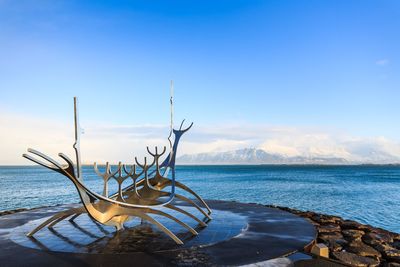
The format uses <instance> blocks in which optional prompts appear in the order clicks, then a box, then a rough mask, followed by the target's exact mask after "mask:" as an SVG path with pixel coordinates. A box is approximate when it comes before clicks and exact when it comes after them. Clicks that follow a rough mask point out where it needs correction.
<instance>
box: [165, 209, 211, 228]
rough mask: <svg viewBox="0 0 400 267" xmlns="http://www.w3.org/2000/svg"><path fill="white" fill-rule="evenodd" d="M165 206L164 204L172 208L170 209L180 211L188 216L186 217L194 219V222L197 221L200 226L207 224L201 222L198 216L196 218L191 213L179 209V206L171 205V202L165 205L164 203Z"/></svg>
mask: <svg viewBox="0 0 400 267" xmlns="http://www.w3.org/2000/svg"><path fill="white" fill-rule="evenodd" d="M165 206H166V207H167V208H170V209H172V210H176V211H178V212H180V213H182V214H185V215H186V216H188V217H190V218H192V219H193V220H195V221H196V222H198V223H199V224H200V225H201V226H202V227H206V226H207V224H206V223H205V222H203V221H202V220H200V219H199V218H197V217H196V216H194V215H193V214H191V213H189V212H187V211H186V210H183V209H181V208H178V207H176V206H174V205H172V204H167V205H165Z"/></svg>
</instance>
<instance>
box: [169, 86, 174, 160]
mask: <svg viewBox="0 0 400 267" xmlns="http://www.w3.org/2000/svg"><path fill="white" fill-rule="evenodd" d="M169 103H170V113H171V118H170V128H169V130H170V132H169V136H168V140H169V147H170V155H171V156H172V154H171V153H173V151H172V142H171V136H172V132H173V129H174V81H173V80H171V87H170V99H169Z"/></svg>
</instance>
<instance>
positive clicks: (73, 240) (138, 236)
mask: <svg viewBox="0 0 400 267" xmlns="http://www.w3.org/2000/svg"><path fill="white" fill-rule="evenodd" d="M207 202H208V203H209V205H210V207H211V208H212V209H213V213H212V217H213V220H211V221H210V222H208V227H205V228H201V227H199V225H197V223H196V222H195V221H193V220H191V219H190V218H185V217H184V216H182V215H181V214H176V213H174V214H173V215H174V216H176V217H178V218H179V219H182V220H183V221H184V222H186V223H188V224H189V225H191V226H192V227H193V228H195V230H196V231H197V232H198V233H199V235H198V236H193V235H192V234H191V233H188V232H187V231H186V229H184V228H181V227H180V226H179V225H177V224H176V223H173V222H171V221H169V220H167V219H165V218H163V217H157V219H158V220H159V221H160V222H162V223H163V224H164V225H165V226H167V228H169V229H170V230H171V231H172V232H174V233H175V234H176V235H177V236H178V237H179V238H180V239H181V240H182V241H183V242H184V245H176V244H175V242H174V241H172V240H171V239H170V238H169V237H168V236H166V235H165V234H164V233H162V232H159V231H158V230H157V229H155V228H154V227H153V226H152V225H150V224H148V223H142V222H140V221H139V220H133V221H131V222H129V223H127V224H125V226H126V229H125V230H123V231H118V232H116V231H115V229H114V228H113V227H108V226H102V225H99V224H96V223H94V222H93V221H92V220H91V219H90V218H89V217H88V216H87V215H86V214H84V215H81V216H80V217H78V218H77V219H76V220H75V221H74V222H70V221H68V219H67V220H64V221H62V222H60V223H59V224H57V225H55V226H54V227H53V228H44V229H42V230H41V231H39V232H37V233H36V234H35V235H34V238H28V237H27V236H26V234H27V233H28V232H29V231H30V230H32V229H34V227H35V226H36V225H38V224H40V223H41V222H42V221H44V220H45V219H46V218H48V217H49V216H51V215H53V214H55V213H56V212H59V211H61V210H65V209H68V208H71V207H76V206H79V205H64V206H57V207H51V208H40V209H34V210H30V211H25V212H20V213H15V214H11V215H5V216H1V217H0V247H1V250H0V265H1V266H26V265H29V266H30V267H33V266H44V265H57V266H58V267H60V266H99V265H101V266H109V265H110V266H111V265H123V264H126V265H130V264H133V263H135V265H146V266H150V265H156V266H157V265H163V266H165V265H177V264H178V265H179V264H183V265H191V264H198V265H244V264H251V263H257V262H262V261H265V260H268V259H273V258H276V257H280V256H285V255H289V254H291V253H294V252H296V251H299V250H302V249H303V248H304V247H305V246H307V245H308V244H310V243H311V242H312V241H314V239H315V237H316V230H315V228H314V226H313V225H312V224H311V223H310V222H308V221H307V220H306V219H303V218H301V217H298V216H296V215H293V214H291V213H288V212H285V211H282V210H279V209H274V208H268V207H265V206H263V205H259V204H244V203H237V202H227V201H214V200H208V201H207ZM177 205H183V203H179V202H177ZM184 208H185V209H186V210H188V211H190V212H192V213H194V214H195V215H200V214H199V213H198V212H197V211H196V210H195V209H193V208H190V207H187V206H186V207H184ZM4 264H5V265H4Z"/></svg>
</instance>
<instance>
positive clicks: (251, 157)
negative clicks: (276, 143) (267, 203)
mask: <svg viewBox="0 0 400 267" xmlns="http://www.w3.org/2000/svg"><path fill="white" fill-rule="evenodd" d="M177 163H178V164H210V165H217V164H325V165H336V164H338V165H346V164H352V163H354V162H350V161H348V160H346V159H343V158H335V157H302V156H296V157H289V156H283V155H278V154H270V153H267V152H265V151H264V150H262V149H256V148H245V149H239V150H234V151H228V152H212V153H200V154H193V155H188V154H185V155H183V156H181V157H178V159H177Z"/></svg>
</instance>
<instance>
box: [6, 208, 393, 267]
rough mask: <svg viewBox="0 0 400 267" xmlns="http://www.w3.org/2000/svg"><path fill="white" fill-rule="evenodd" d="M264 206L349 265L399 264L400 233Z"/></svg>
mask: <svg viewBox="0 0 400 267" xmlns="http://www.w3.org/2000/svg"><path fill="white" fill-rule="evenodd" d="M55 206H59V205H53V206H43V207H36V208H32V209H27V208H20V209H14V210H7V211H1V212H0V216H5V215H9V214H14V213H18V212H23V211H29V210H35V209H40V208H48V207H55ZM264 206H266V207H270V208H277V209H280V210H283V211H287V212H290V213H293V214H295V215H298V216H300V217H303V218H306V219H308V220H309V221H310V222H311V223H312V224H313V225H314V226H315V227H316V228H317V233H318V236H317V243H324V244H325V245H326V246H327V247H328V248H329V257H330V258H331V259H334V260H336V261H338V262H341V263H344V264H347V265H350V266H386V267H400V233H395V232H391V231H388V230H385V229H382V228H379V227H373V226H370V225H365V224H361V223H359V222H356V221H353V220H345V219H343V218H341V217H339V216H333V215H327V214H321V213H317V212H313V211H301V210H297V209H292V208H288V207H282V206H275V205H264Z"/></svg>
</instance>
